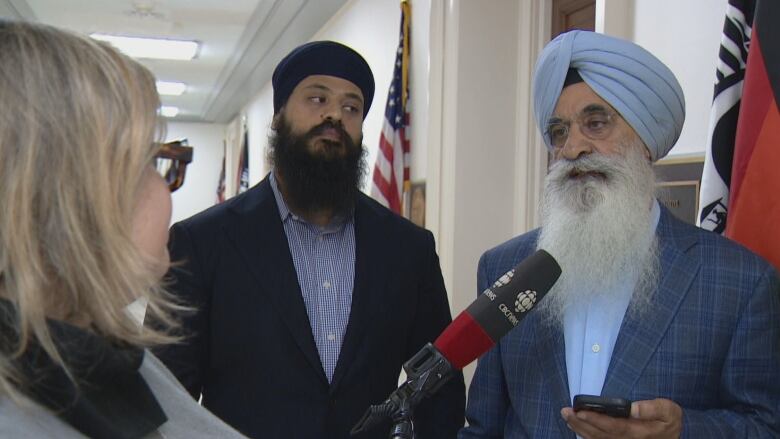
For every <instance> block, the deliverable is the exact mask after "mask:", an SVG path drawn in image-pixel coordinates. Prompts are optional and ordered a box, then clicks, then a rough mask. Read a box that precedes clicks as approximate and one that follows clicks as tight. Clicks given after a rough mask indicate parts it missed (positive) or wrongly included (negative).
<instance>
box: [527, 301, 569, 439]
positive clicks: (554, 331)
mask: <svg viewBox="0 0 780 439" xmlns="http://www.w3.org/2000/svg"><path fill="white" fill-rule="evenodd" d="M529 323H532V324H529V325H526V327H530V328H536V329H535V331H536V334H535V337H534V338H535V344H536V358H538V359H539V370H541V371H542V373H541V375H542V376H544V381H545V385H544V387H543V389H545V390H548V391H549V394H548V395H546V396H545V395H539V398H540V399H542V400H543V399H549V400H550V402H551V405H552V406H553V407H558V408H563V407H569V406H571V397H570V395H569V386H568V383H569V377H568V374H567V373H566V346H565V343H564V339H563V333H562V332H561V331H560V330H559V329H558V328H555V327H553V326H552V325H551V324H549V323H547V322H543V321H541V318H540V317H538V316H537V318H536V321H534V322H529ZM533 336H534V335H532V337H533ZM553 416H554V417H555V419H556V423H557V425H558V430H559V433H560V434H559V437H574V433H572V431H571V430H570V429H569V428H568V427H567V426H566V421H564V420H563V418H562V417H561V416H559V415H558V414H557V412H556V414H554V415H553Z"/></svg>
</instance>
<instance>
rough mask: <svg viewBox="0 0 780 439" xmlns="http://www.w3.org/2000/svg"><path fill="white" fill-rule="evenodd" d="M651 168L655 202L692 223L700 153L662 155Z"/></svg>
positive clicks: (696, 209) (695, 213) (696, 204)
mask: <svg viewBox="0 0 780 439" xmlns="http://www.w3.org/2000/svg"><path fill="white" fill-rule="evenodd" d="M653 168H654V170H655V174H656V181H657V188H658V190H657V196H658V200H659V202H660V203H661V204H663V205H664V206H665V207H666V208H667V209H669V211H670V212H671V213H672V214H673V215H674V216H676V217H677V218H679V219H680V220H682V221H685V222H687V223H689V224H693V225H695V224H696V220H697V216H698V212H699V189H700V188H701V174H702V170H703V169H704V156H703V155H700V154H696V155H688V156H679V157H670V158H665V159H662V160H659V161H658V162H656V163H655V165H654V166H653Z"/></svg>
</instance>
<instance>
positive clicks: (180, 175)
mask: <svg viewBox="0 0 780 439" xmlns="http://www.w3.org/2000/svg"><path fill="white" fill-rule="evenodd" d="M154 157H155V159H156V163H155V167H156V168H157V172H159V173H160V175H162V176H163V178H164V179H165V181H166V182H167V183H168V190H170V191H171V192H175V191H176V189H178V188H180V187H181V185H183V184H184V176H185V174H186V173H187V165H188V164H190V163H191V162H192V147H191V146H184V145H183V144H182V141H181V140H177V141H175V142H168V143H163V144H162V145H160V151H158V152H157V154H156V155H155V156H154Z"/></svg>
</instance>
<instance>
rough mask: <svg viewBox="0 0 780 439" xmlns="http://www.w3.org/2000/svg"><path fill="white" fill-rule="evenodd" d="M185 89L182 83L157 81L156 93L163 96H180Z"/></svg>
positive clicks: (185, 86)
mask: <svg viewBox="0 0 780 439" xmlns="http://www.w3.org/2000/svg"><path fill="white" fill-rule="evenodd" d="M186 89H187V84H185V83H183V82H171V81H157V93H159V94H161V95H163V96H181V94H182V93H184V91H185V90H186Z"/></svg>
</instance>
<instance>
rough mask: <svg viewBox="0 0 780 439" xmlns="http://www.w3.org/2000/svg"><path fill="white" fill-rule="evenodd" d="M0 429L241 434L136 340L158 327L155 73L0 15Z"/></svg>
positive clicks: (166, 305)
mask: <svg viewBox="0 0 780 439" xmlns="http://www.w3.org/2000/svg"><path fill="white" fill-rule="evenodd" d="M0 54H1V55H0V58H1V59H2V61H1V62H0V102H2V109H0V437H3V438H5V437H14V438H17V437H20V438H21V437H25V438H26V437H35V438H37V437H57V438H77V437H84V436H87V437H94V438H112V439H113V438H137V437H144V438H155V437H159V438H179V437H181V438H197V437H219V438H229V437H240V435H239V434H238V433H236V432H235V431H234V430H233V429H232V428H230V427H228V426H227V425H225V424H224V423H222V422H221V421H219V420H218V419H217V418H216V417H214V416H213V415H211V414H210V413H208V412H207V411H206V410H205V409H203V408H201V407H200V406H198V405H197V403H196V402H194V401H193V400H192V398H191V397H190V396H189V394H187V393H186V391H185V390H184V389H183V388H182V387H181V385H180V384H179V383H178V382H177V381H176V380H175V379H174V378H173V376H172V375H171V374H170V373H169V372H168V370H167V369H165V367H164V366H162V364H161V363H160V362H159V361H158V360H157V359H156V358H155V357H154V356H152V355H151V354H150V353H149V352H148V351H146V350H145V349H144V348H145V347H148V346H152V345H158V344H161V343H170V342H175V341H176V339H175V338H174V337H172V336H171V335H169V333H168V332H166V331H163V330H159V329H144V330H141V329H140V328H139V325H138V324H137V323H136V322H135V321H133V320H132V319H131V318H130V317H129V314H128V313H127V312H126V307H127V305H128V304H130V303H131V302H133V301H135V300H136V299H138V298H144V299H145V300H146V301H147V302H148V307H147V314H148V315H151V316H152V317H153V318H154V319H155V321H159V322H161V323H162V324H164V325H166V327H168V328H170V327H172V326H173V324H174V322H173V321H172V320H171V318H170V314H169V313H170V312H171V311H173V310H176V306H175V305H174V304H173V303H171V302H170V299H169V297H168V296H167V295H166V293H164V292H163V290H162V289H161V288H160V287H159V280H160V278H161V277H162V275H163V273H165V271H166V270H167V268H168V265H169V261H168V253H167V250H166V246H165V244H166V240H167V236H168V235H167V228H168V223H169V221H170V214H171V199H170V193H169V191H168V186H167V185H166V183H165V181H164V180H163V179H162V178H161V177H160V176H159V175H158V174H157V173H156V172H155V170H154V168H153V166H152V163H153V160H154V157H155V155H156V154H157V153H158V151H159V143H158V142H157V141H156V140H157V139H156V137H155V136H156V135H159V133H160V132H161V131H162V130H161V129H160V128H161V127H160V126H159V125H158V118H157V116H156V111H157V108H158V106H159V98H158V96H157V93H156V91H155V84H154V78H153V77H152V75H151V74H150V73H149V71H147V70H146V69H145V68H144V67H142V66H141V65H140V64H138V63H136V62H135V61H132V60H131V59H129V58H127V57H125V56H123V55H120V54H119V53H117V52H116V51H114V50H113V49H111V48H109V47H108V46H105V45H103V44H100V43H97V42H94V41H92V40H90V39H88V38H85V37H80V36H77V35H74V34H70V33H67V32H63V31H59V30H56V29H54V28H51V27H45V26H40V25H32V24H25V23H17V22H7V21H0Z"/></svg>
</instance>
